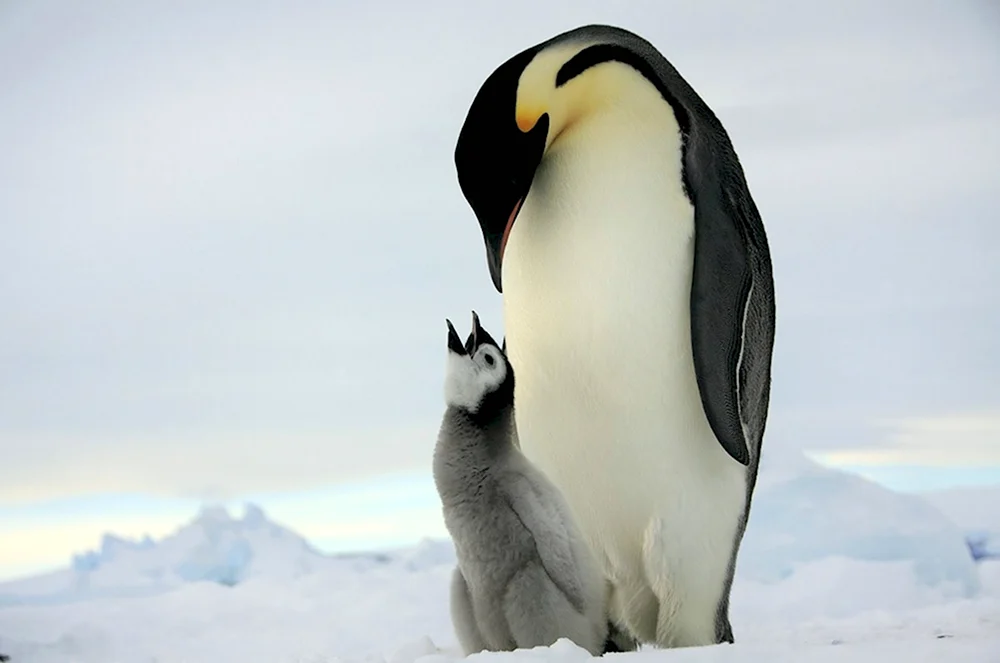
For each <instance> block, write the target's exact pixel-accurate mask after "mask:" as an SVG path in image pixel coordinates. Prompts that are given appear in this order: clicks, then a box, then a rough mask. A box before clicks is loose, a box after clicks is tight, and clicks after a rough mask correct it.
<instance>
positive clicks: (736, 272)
mask: <svg viewBox="0 0 1000 663" xmlns="http://www.w3.org/2000/svg"><path fill="white" fill-rule="evenodd" d="M455 163H456V167H457V170H458V179H459V184H460V186H461V188H462V191H463V194H464V195H465V197H466V199H467V200H468V202H469V204H470V206H471V207H472V209H473V211H474V212H475V214H476V216H477V218H478V220H479V224H480V227H481V229H482V232H483V237H484V240H485V243H486V249H487V258H488V264H489V269H490V274H491V275H492V278H493V282H494V285H495V287H496V288H497V290H498V291H500V292H502V294H503V299H504V311H505V328H506V329H505V331H506V342H507V344H508V348H507V352H508V357H509V359H510V362H511V364H512V365H513V366H514V367H515V368H516V370H517V375H518V382H517V387H516V399H517V404H518V406H517V410H516V419H517V422H516V423H517V429H518V436H519V441H520V445H521V449H522V450H523V452H524V453H525V455H526V456H527V457H528V458H529V459H530V460H531V461H532V462H533V463H534V464H535V465H537V466H538V467H540V468H541V469H543V470H544V471H545V473H546V475H547V476H549V477H550V478H551V479H552V481H553V482H554V483H555V484H556V485H557V486H558V488H559V489H560V491H561V492H562V493H563V495H564V496H565V497H566V499H567V501H568V503H569V504H570V506H571V507H572V508H573V510H574V512H576V513H578V514H579V518H578V522H579V523H580V526H581V529H582V531H583V532H584V535H585V536H586V538H587V540H588V542H589V544H590V546H591V548H592V550H593V551H594V552H595V554H596V556H597V558H598V559H599V560H600V562H601V563H602V566H603V568H604V572H605V574H606V576H607V577H608V580H609V582H610V585H611V594H610V597H609V610H610V614H611V619H612V621H613V622H614V624H616V625H617V626H619V627H621V628H622V629H624V630H626V631H627V632H628V633H630V634H631V635H633V636H634V637H636V638H637V639H638V640H640V641H644V642H652V643H657V644H659V645H661V646H682V645H700V644H710V643H715V642H724V641H732V640H733V634H732V629H731V627H730V623H729V617H728V604H729V592H730V587H731V583H732V576H733V569H734V565H735V559H736V554H737V551H738V549H739V544H740V541H741V540H742V536H743V532H744V529H745V527H746V523H747V519H748V517H749V512H750V502H751V496H752V493H753V487H754V484H755V481H756V476H757V467H758V463H759V461H760V449H761V440H762V437H763V434H764V428H765V421H766V418H767V410H768V400H769V393H770V372H771V355H772V347H773V341H774V326H775V308H774V284H773V278H772V273H771V261H770V253H769V248H768V242H767V237H766V235H765V232H764V226H763V224H762V222H761V218H760V215H759V213H758V210H757V207H756V205H755V203H754V201H753V198H752V196H751V195H750V191H749V188H748V185H747V182H746V179H745V177H744V174H743V170H742V167H741V165H740V163H739V159H738V158H737V156H736V153H735V151H734V149H733V146H732V144H731V142H730V139H729V137H728V135H727V133H726V131H725V129H724V128H723V126H722V124H721V122H720V121H719V120H718V118H717V117H716V116H715V114H714V113H713V112H712V111H711V109H710V108H709V107H708V105H707V104H706V103H705V102H704V101H703V100H702V99H701V97H700V96H699V95H698V94H697V93H696V92H695V91H694V89H692V87H691V86H690V85H689V84H688V83H687V82H686V81H685V80H684V79H683V78H682V77H681V75H680V74H679V73H678V72H677V71H676V70H675V69H674V68H673V66H671V64H670V63H669V62H668V61H667V60H666V59H665V58H664V57H663V56H662V55H661V54H660V53H659V51H657V50H656V48H654V47H653V46H652V45H651V44H650V43H649V42H647V41H646V40H644V39H642V38H641V37H639V36H637V35H635V34H633V33H631V32H628V31H626V30H622V29H619V28H614V27H609V26H587V27H583V28H579V29H576V30H572V31H570V32H566V33H564V34H561V35H558V36H556V37H554V38H552V39H550V40H548V41H546V42H543V43H541V44H538V45H536V46H534V47H532V48H529V49H527V50H525V51H523V52H521V53H519V54H517V55H515V56H513V57H512V58H511V59H509V60H508V61H507V62H505V63H503V64H502V65H501V66H500V67H498V68H497V69H496V70H495V71H494V72H493V73H492V74H491V75H490V76H489V77H488V78H487V80H486V81H485V83H484V84H483V85H482V87H481V88H480V90H479V92H478V94H477V95H476V97H475V99H474V101H473V103H472V106H471V108H470V110H469V113H468V116H467V118H466V120H465V124H464V125H463V127H462V130H461V133H460V136H459V140H458V145H457V148H456V151H455Z"/></svg>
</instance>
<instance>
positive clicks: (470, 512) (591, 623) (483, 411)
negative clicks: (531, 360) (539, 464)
mask: <svg viewBox="0 0 1000 663" xmlns="http://www.w3.org/2000/svg"><path fill="white" fill-rule="evenodd" d="M445 397H446V401H447V405H448V407H447V410H446V411H445V414H444V417H443V420H442V424H441V431H440V434H439V437H438V442H437V445H436V447H435V450H434V481H435V484H436V486H437V490H438V494H439V495H440V497H441V504H442V510H443V514H444V520H445V524H446V526H447V528H448V531H449V533H450V534H451V536H452V539H453V541H454V542H455V549H456V553H457V557H458V566H457V568H456V569H455V571H454V574H453V577H452V585H451V615H452V622H453V624H454V626H455V631H456V634H457V635H458V640H459V642H460V644H461V645H462V649H463V650H464V652H465V653H466V654H471V653H475V652H479V651H483V650H489V651H511V650H514V649H518V648H531V647H536V646H545V645H550V644H552V643H554V642H555V641H556V640H558V639H559V638H569V639H570V640H572V641H573V642H575V643H576V644H577V645H579V646H581V647H583V648H585V649H587V650H588V651H590V652H591V653H592V654H595V655H596V654H600V653H601V652H602V650H603V645H604V637H605V632H606V630H607V621H606V615H605V611H604V595H605V592H606V587H605V582H604V578H603V576H602V575H601V572H600V567H599V566H598V564H597V562H596V560H594V559H593V558H592V556H591V553H590V550H589V549H588V548H587V545H586V543H585V542H584V540H583V537H582V535H581V534H580V532H579V530H578V529H577V527H576V525H575V523H574V522H573V518H572V515H571V513H570V511H569V508H568V507H567V505H566V503H565V501H564V500H563V499H562V496H561V495H560V494H559V491H558V490H557V489H556V488H555V486H553V485H552V483H551V482H550V481H549V480H548V479H547V478H546V477H545V475H544V474H543V473H542V472H540V471H539V470H538V469H537V468H535V467H533V466H532V465H531V463H529V462H528V461H527V460H526V459H525V458H524V456H523V455H522V454H521V452H520V451H518V450H517V449H516V448H515V445H514V415H513V399H514V373H513V369H512V367H511V366H510V364H509V363H508V361H507V359H506V357H505V356H504V354H503V352H502V351H501V349H500V347H498V346H497V344H496V342H495V341H494V340H493V339H492V338H491V337H490V335H489V334H488V333H487V332H486V331H485V330H484V329H483V328H482V326H481V325H480V324H479V319H478V317H476V316H475V314H473V331H472V333H471V334H470V336H469V339H468V341H467V343H466V344H465V345H463V344H462V342H461V340H460V339H459V337H458V335H457V333H456V332H455V328H454V327H453V326H452V324H451V322H449V323H448V369H447V376H446V382H445Z"/></svg>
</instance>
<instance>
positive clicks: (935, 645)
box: [0, 461, 1000, 663]
mask: <svg viewBox="0 0 1000 663" xmlns="http://www.w3.org/2000/svg"><path fill="white" fill-rule="evenodd" d="M956 499H957V498H956ZM970 499H971V498H970ZM758 500H759V501H758ZM971 508H972V507H971V506H970V509H971ZM754 509H755V510H754V512H753V514H752V516H751V525H750V528H751V529H750V530H749V531H748V536H747V539H746V541H745V544H744V546H745V549H744V553H745V556H744V555H741V560H740V564H739V566H738V569H737V580H736V583H735V585H734V589H733V596H732V621H733V628H734V631H735V635H736V638H737V643H736V644H735V645H732V646H729V645H723V646H717V647H703V648H694V649H687V650H671V651H657V650H655V649H647V650H644V651H642V652H638V653H633V654H615V655H611V656H612V657H624V658H626V659H635V660H634V661H633V660H629V661H628V663H640V659H641V660H646V661H648V663H658V661H660V660H661V658H662V660H663V661H664V662H666V661H667V660H669V661H682V662H683V661H692V662H700V661H718V662H726V661H734V662H738V663H746V662H756V661H767V662H768V663H776V662H779V661H796V662H798V661H818V662H825V661H856V662H858V663H866V662H868V661H879V663H884V662H885V661H897V660H898V661H907V662H916V661H954V662H955V663H958V662H959V661H961V663H973V662H976V663H978V662H980V661H981V662H984V663H986V662H989V663H1000V560H992V559H984V560H982V561H981V562H980V563H978V564H976V563H974V562H972V557H971V555H969V553H968V549H967V547H965V544H964V541H963V539H962V531H961V529H960V528H959V527H958V526H956V525H955V524H954V523H953V522H952V520H950V519H948V518H946V517H945V516H943V515H942V514H941V512H940V511H938V510H936V509H934V508H933V507H931V506H930V504H929V503H928V502H927V501H925V500H923V499H921V498H919V497H914V496H909V495H899V494H896V493H892V492H890V491H887V490H885V489H883V488H880V487H878V486H876V485H875V484H871V483H869V482H865V481H864V480H861V479H858V478H857V477H854V476H851V475H846V474H844V473H841V472H833V471H830V470H826V469H823V468H820V467H818V466H815V465H813V464H811V463H809V462H808V461H806V462H802V461H796V462H793V463H783V464H782V465H781V466H780V467H777V466H774V465H771V466H769V469H768V471H767V472H766V474H762V480H761V482H760V484H759V487H758V496H757V498H755V507H754ZM959 511H962V512H967V511H968V509H964V510H963V509H961V508H959ZM751 533H752V536H751ZM959 552H961V554H959ZM453 563H454V552H453V549H452V547H451V544H450V543H449V542H447V541H425V542H423V543H421V544H420V545H418V546H416V547H414V548H411V549H406V550H400V551H393V552H385V553H377V554H370V555H352V556H329V555H324V554H322V553H319V552H318V551H316V550H315V549H313V548H312V547H311V546H310V545H309V544H308V543H307V542H306V541H305V540H304V539H303V538H302V537H300V536H298V535H297V534H295V533H294V532H291V531H289V530H287V529H286V528H284V527H282V526H280V525H278V524H276V523H273V522H271V521H269V520H268V519H267V518H266V516H265V515H264V514H263V512H261V511H260V510H259V509H257V508H256V507H253V506H252V505H251V506H249V507H248V508H247V512H246V514H245V515H244V516H243V518H233V517H231V516H230V515H229V514H228V513H226V512H225V511H224V510H221V509H211V508H210V509H206V510H204V511H203V512H202V513H201V514H199V516H198V517H197V518H196V519H195V520H194V521H193V522H192V523H190V524H188V525H186V526H185V527H183V528H181V529H180V530H178V531H177V532H176V533H175V534H173V535H171V536H169V537H166V538H165V539H163V540H161V541H151V540H146V541H140V542H130V541H124V540H122V539H119V538H117V537H113V536H108V537H105V540H104V542H103V543H102V545H101V547H100V549H99V550H96V551H92V552H89V553H85V554H83V555H77V556H76V557H75V558H74V560H73V564H72V565H71V566H70V568H68V569H66V570H63V571H59V572H56V573H52V574H47V575H45V576H39V577H35V578H28V579H24V580H20V581H15V582H11V583H5V584H0V653H4V654H8V655H10V656H11V657H12V662H13V663H55V662H59V663H71V662H80V663H92V662H93V663H97V662H100V663H119V662H120V663H132V662H136V663H138V662H140V661H141V662H143V663H150V662H152V661H158V662H171V663H173V662H178V663H180V662H182V661H189V662H191V663H216V662H220V661H239V662H240V663H254V662H256V661H261V662H264V661H267V662H268V663H283V662H288V663H292V662H297V663H322V662H331V661H373V662H384V663H414V662H415V661H416V660H417V659H420V663H449V662H450V661H453V660H455V659H457V658H460V653H459V652H458V650H457V648H456V647H457V645H456V641H455V638H454V635H453V633H452V628H451V623H450V620H449V616H448V581H449V575H450V573H451V568H452V565H453ZM482 657H493V658H495V659H497V663H502V660H503V661H510V662H511V663H514V662H515V661H516V663H528V661H529V660H530V659H534V660H539V659H544V660H546V661H556V662H559V661H566V662H571V661H575V660H581V659H585V658H589V655H587V653H586V652H585V651H583V650H582V649H579V648H577V647H575V646H574V645H572V643H569V642H559V643H556V644H555V645H553V646H552V647H548V648H540V649H538V650H532V651H520V652H514V653H508V654H480V655H477V656H476V658H482Z"/></svg>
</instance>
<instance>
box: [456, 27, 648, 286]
mask: <svg viewBox="0 0 1000 663" xmlns="http://www.w3.org/2000/svg"><path fill="white" fill-rule="evenodd" d="M657 58H658V59H662V56H660V55H659V53H658V52H657V51H656V50H655V49H654V48H653V47H652V46H651V45H650V44H649V43H648V42H646V41H645V40H643V39H641V38H640V37H638V36H637V35H635V34H633V33H631V32H628V31H626V30H622V29H620V28H615V27H610V26H602V25H593V26H586V27H582V28H577V29H575V30H571V31H569V32H565V33H563V34H561V35H557V36H555V37H553V38H552V39H550V40H548V41H546V42H543V43H541V44H538V45H536V46H532V47H531V48H529V49H527V50H524V51H522V52H520V53H518V54H517V55H515V56H513V57H512V58H510V59H509V60H507V61H506V62H504V63H503V64H501V65H500V66H499V67H497V69H496V70H495V71H494V72H493V73H492V74H490V76H489V78H487V79H486V81H485V82H484V83H483V85H482V87H481V88H480V89H479V92H478V93H477V94H476V97H475V99H474V100H473V102H472V106H471V107H470V108H469V112H468V115H467V116H466V118H465V124H464V125H463V126H462V130H461V132H460V133H459V137H458V144H457V146H456V148H455V166H456V168H457V170H458V182H459V186H460V187H461V189H462V193H463V194H464V196H465V198H466V200H468V202H469V205H470V206H471V207H472V209H473V211H474V212H475V214H476V217H477V218H478V220H479V225H480V228H481V229H482V232H483V239H484V240H485V243H486V254H487V261H488V263H489V268H490V275H491V277H492V278H493V285H494V286H495V287H496V289H497V291H499V292H502V291H503V288H502V278H501V274H502V272H501V266H502V263H503V255H504V249H505V247H506V243H507V238H508V236H509V234H510V230H511V228H512V227H513V225H514V221H515V219H516V218H517V215H518V212H519V211H520V209H521V204H522V203H523V202H524V199H525V198H526V197H527V196H528V192H529V190H530V189H531V183H532V180H533V179H534V177H535V172H536V170H537V169H538V167H539V164H540V163H541V162H542V159H543V158H544V157H545V155H546V152H547V151H548V150H549V149H550V147H551V146H552V144H553V143H554V141H556V140H557V139H558V138H559V137H560V135H562V134H563V133H564V132H565V131H566V130H567V129H568V128H570V127H571V126H572V125H573V124H574V123H575V122H577V121H579V120H580V119H582V118H584V117H586V116H587V115H588V114H589V113H591V112H594V111H596V110H598V109H600V108H601V107H602V105H604V104H607V103H609V102H610V103H613V102H614V99H615V94H616V88H617V85H616V82H615V77H616V76H620V75H621V73H622V71H623V69H620V68H611V69H607V68H599V67H597V65H600V64H603V63H606V62H616V63H618V64H621V65H625V66H627V67H631V68H632V69H633V70H637V71H638V72H639V73H641V74H642V75H644V76H646V77H647V78H649V79H650V80H655V79H656V74H655V72H654V71H653V61H654V59H657ZM595 72H598V73H595Z"/></svg>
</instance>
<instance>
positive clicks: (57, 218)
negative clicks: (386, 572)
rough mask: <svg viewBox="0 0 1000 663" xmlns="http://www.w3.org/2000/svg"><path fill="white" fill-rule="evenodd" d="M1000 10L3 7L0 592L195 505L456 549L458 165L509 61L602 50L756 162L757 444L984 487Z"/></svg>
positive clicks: (97, 3) (482, 287)
mask: <svg viewBox="0 0 1000 663" xmlns="http://www.w3.org/2000/svg"><path fill="white" fill-rule="evenodd" d="M996 7H997V5H996V4H994V3H990V2H987V1H983V2H978V3H976V2H959V1H957V0H940V1H939V2H933V3H932V2H926V1H920V2H916V1H913V0H910V1H904V0H900V1H883V2H879V3H873V2H868V1H866V0H857V1H852V2H836V3H832V2H831V3H826V4H825V5H821V4H819V3H801V2H795V0H780V1H775V2H770V3H766V6H765V5H762V4H760V3H744V2H738V1H736V0H727V1H725V2H704V3H694V2H688V3H680V2H674V3H670V2H631V3H617V4H615V5H613V8H612V5H611V4H610V3H606V2H603V3H601V2H573V3H569V2H566V3H538V2H528V1H519V0H517V1H515V0H506V1H504V2H492V3H467V2H458V1H457V0H456V1H453V2H422V3H402V2H395V3H390V4H386V3H383V4H380V5H377V6H376V5H373V4H369V5H367V8H364V9H362V8H361V3H353V4H350V3H344V2H321V1H319V0H302V1H297V2H277V1H272V2H256V3H241V2H236V1H235V0H225V1H223V2H214V3H205V2H200V1H195V0H187V1H182V2H177V1H171V2H167V1H166V0H163V1H160V2H143V3H136V2H131V1H130V0H118V1H113V0H88V2H86V3H79V2H73V1H72V0H21V1H11V0H8V1H7V2H4V3H2V4H0V230H2V234H3V241H2V242H0V539H3V540H4V545H3V546H0V576H4V575H11V574H13V573H15V572H20V571H21V570H23V569H26V568H29V567H31V568H34V567H35V566H39V565H43V564H49V563H57V564H58V563H63V562H64V561H65V560H66V559H68V555H69V553H70V552H72V551H73V550H79V549H82V548H84V547H88V546H93V545H95V544H96V543H97V537H98V535H99V533H100V532H102V531H105V530H112V531H118V532H121V533H125V534H130V533H135V534H138V533H140V532H141V531H143V530H144V529H145V530H149V531H154V532H157V533H162V532H165V531H168V530H169V529H170V528H172V527H174V526H176V524H178V523H179V522H182V521H183V520H185V519H187V518H189V517H190V516H191V515H192V513H193V511H194V509H195V508H196V505H197V504H198V502H199V501H200V500H203V499H212V500H223V501H239V500H243V499H248V498H253V499H254V500H255V501H258V502H261V503H262V504H263V505H264V506H265V508H267V509H268V511H269V513H272V514H274V515H275V516H276V517H278V519H279V520H283V521H285V522H289V524H292V525H295V526H296V527H297V528H298V529H299V530H300V531H302V532H303V533H304V534H306V535H308V536H310V537H312V538H315V539H317V540H321V541H326V542H327V543H328V544H329V546H330V547H338V546H357V545H361V544H366V545H367V544H368V543H372V542H383V541H389V540H401V539H408V538H413V537H415V536H419V535H421V534H422V533H432V534H436V533H438V532H440V528H439V523H438V522H437V521H436V520H435V513H436V512H435V508H436V506H435V504H434V503H433V497H434V496H433V493H428V488H427V483H426V482H427V476H426V475H427V471H428V469H429V462H430V452H431V450H432V447H433V444H434V436H435V433H436V428H437V425H438V422H439V418H440V415H441V411H442V407H443V402H442V387H441V384H442V370H443V365H444V348H445V338H446V337H445V328H444V318H445V317H451V318H452V319H453V320H466V319H467V317H468V315H469V310H470V309H473V308H475V309H476V310H477V311H478V312H479V313H480V315H481V316H482V318H483V321H484V324H486V326H487V328H489V329H490V330H491V331H495V332H496V335H499V334H502V318H501V301H500V296H499V295H498V294H497V293H496V292H495V291H494V290H493V288H492V285H491V284H490V279H489V273H488V271H487V267H486V257H485V252H484V249H483V244H482V238H481V235H480V232H479V228H478V225H477V223H476V221H475V218H474V216H473V215H472V213H471V210H470V209H469V208H468V206H467V204H466V202H465V200H464V199H463V198H462V196H461V193H460V191H459V188H458V185H457V181H456V178H455V171H454V166H453V161H452V155H453V150H454V145H455V140H456V138H457V136H458V131H459V129H460V127H461V123H462V121H463V119H464V117H465V113H466V112H467V110H468V106H469V104H470V103H471V101H472V98H473V96H474V95H475V93H476V91H477V90H478V88H479V86H480V85H481V83H482V82H483V80H484V79H485V78H486V76H488V75H489V73H490V72H492V70H493V69H494V68H495V67H496V66H497V65H499V64H500V63H501V62H503V61H504V60H505V59H507V58H508V57H510V56H511V55H513V54H514V53H516V52H518V51H520V50H521V49H523V48H525V47H528V46H530V45H532V44H535V43H537V42H538V41H541V40H544V39H547V38H548V37H550V36H552V35H554V34H556V33H558V32H561V31H563V30H567V29H570V28H573V27H576V26H579V25H582V24H586V23H592V22H606V23H612V24H615V25H619V26H621V27H625V28H629V29H632V30H634V31H636V32H639V33H640V34H642V35H643V36H644V37H646V38H647V39H649V40H650V41H652V42H653V43H654V44H655V45H656V46H657V47H658V48H660V50H661V51H662V52H663V53H664V54H665V55H666V57H667V58H668V59H670V60H671V61H672V62H673V64H674V65H675V66H676V67H677V68H678V69H679V70H680V72H681V73H682V74H683V75H684V76H685V77H686V78H687V79H688V81H689V82H690V83H691V84H692V85H693V86H694V87H695V89H697V90H698V91H699V93H700V94H701V95H702V96H703V98H704V99H705V100H706V101H707V102H708V104H709V105H710V106H711V107H712V108H713V109H714V110H715V112H716V114H717V115H718V116H719V117H720V118H721V119H722V121H723V123H724V124H725V126H726V127H727V128H728V130H729V132H730V135H731V137H732V139H733V142H734V145H735V147H736V150H737V152H738V154H739V155H740V158H741V160H742V162H743V165H744V168H745V170H746V173H747V179H748V181H749V184H750V187H751V191H752V192H753V195H754V197H755V199H756V201H757V204H758V207H759V208H760V210H761V213H762V216H763V218H764V222H765V225H766V228H767V231H768V235H769V239H770V242H771V248H772V252H773V259H774V269H775V279H776V289H777V306H778V330H777V339H776V350H775V363H774V386H773V391H772V407H771V417H770V420H769V426H768V436H767V438H765V445H766V448H767V446H772V448H775V449H778V448H781V447H797V448H800V449H803V450H806V451H808V452H810V453H811V454H812V455H813V457H815V458H819V459H821V460H824V461H825V462H829V463H831V464H836V465H839V466H843V467H849V468H851V469H855V470H858V471H862V472H868V473H869V474H870V475H871V476H873V478H877V479H880V480H883V481H884V482H885V483H887V484H891V485H893V486H894V487H901V488H904V489H908V490H916V489H920V488H923V487H937V486H938V485H939V484H954V483H962V482H969V481H980V482H982V481H1000V380H997V377H996V376H997V375H998V373H1000V343H998V342H997V339H998V338H1000V294H997V293H998V286H1000V224H998V223H997V212H996V192H997V191H998V190H1000V86H998V85H997V81H998V80H1000V11H998V10H997V9H996ZM766 448H765V453H767V451H766ZM387 473H390V474H392V475H393V476H396V477H397V478H395V479H393V478H391V477H388V476H385V475H386V474H387ZM344 482H351V483H350V484H344ZM393 486H395V487H396V488H398V489H399V491H401V492H393V491H394V490H396V488H392V489H390V487H393ZM400 486H402V487H403V488H399V487H400ZM407 486H409V488H407ZM352 491H361V493H357V492H352ZM366 491H367V492H366ZM362 493H363V494H367V495H369V498H370V500H369V501H371V503H369V502H366V501H365V499H369V498H364V499H362V498H361V497H358V495H359V494H362ZM386 495H389V496H392V495H395V496H396V497H395V498H393V499H395V500H396V501H392V499H390V498H389V497H386ZM414 495H419V498H414V497H413V496H414ZM345 500H347V502H345ZM372 500H373V501H372ZM386 500H389V501H386ZM348 502H349V503H350V504H351V505H358V506H357V507H356V508H354V507H352V508H351V509H347V508H346V507H344V504H346V503H348ZM414 503H418V504H419V505H420V507H419V508H420V509H422V511H421V513H422V514H424V516H426V517H424V516H422V517H421V518H416V519H415V518H413V517H410V516H409V515H407V514H408V513H409V512H407V511H406V510H405V509H404V506H405V505H407V504H409V505H412V504H414ZM362 504H364V505H367V506H361V505H362ZM373 505H374V506H373ZM428 514H429V515H428ZM414 523H417V524H414ZM421 528H423V529H421ZM15 540H16V541H19V543H18V544H17V545H13V544H11V545H10V546H8V544H7V542H8V541H15ZM11 551H13V552H11ZM43 560H45V561H44V562H43ZM52 560H54V562H53V561H52Z"/></svg>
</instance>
